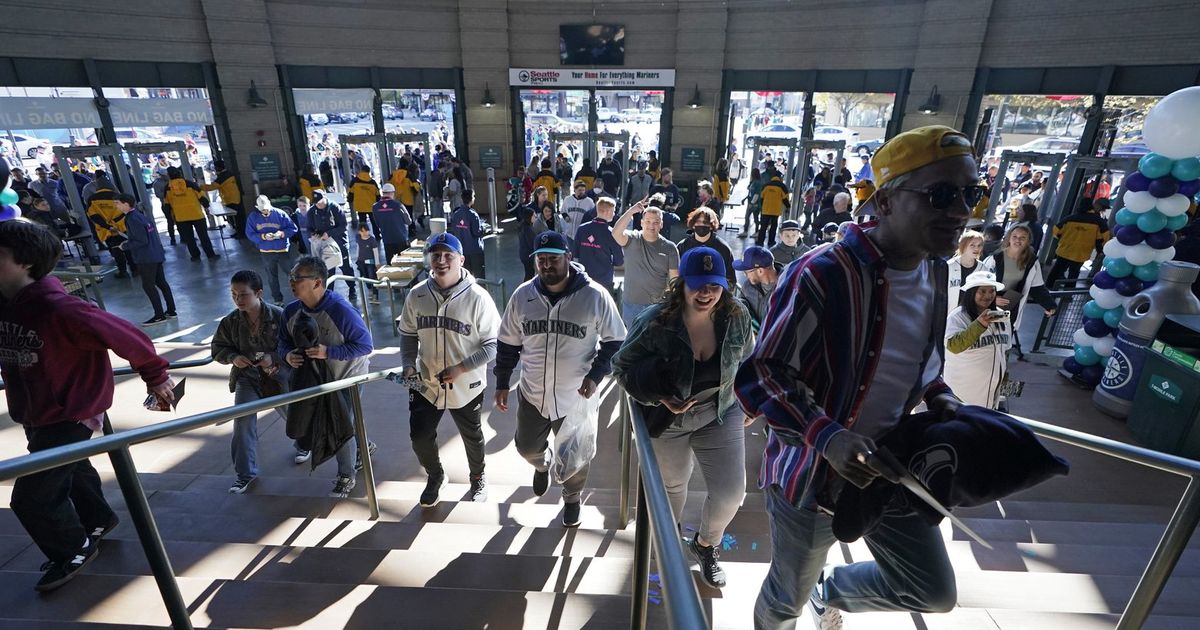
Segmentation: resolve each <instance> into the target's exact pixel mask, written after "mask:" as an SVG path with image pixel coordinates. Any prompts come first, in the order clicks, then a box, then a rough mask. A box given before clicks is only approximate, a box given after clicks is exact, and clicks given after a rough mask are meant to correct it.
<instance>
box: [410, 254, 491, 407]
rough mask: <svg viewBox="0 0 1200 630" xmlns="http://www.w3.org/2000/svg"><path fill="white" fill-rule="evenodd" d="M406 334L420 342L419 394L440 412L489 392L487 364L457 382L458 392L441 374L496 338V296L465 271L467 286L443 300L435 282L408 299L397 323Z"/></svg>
mask: <svg viewBox="0 0 1200 630" xmlns="http://www.w3.org/2000/svg"><path fill="white" fill-rule="evenodd" d="M396 326H397V328H398V329H399V330H400V334H402V335H415V336H416V337H417V343H418V351H417V373H418V375H420V377H421V384H422V385H424V389H423V390H422V392H421V394H422V395H423V396H425V399H426V400H428V401H429V402H430V403H431V404H432V405H434V406H435V407H438V408H441V409H459V408H462V407H463V406H465V405H466V404H467V403H469V402H471V401H472V400H473V399H475V397H477V396H479V394H480V393H482V392H483V391H484V389H486V385H487V381H486V377H487V364H486V363H485V364H484V365H480V366H477V367H475V368H474V369H471V370H469V371H467V372H465V373H463V374H462V375H461V376H459V377H458V378H457V379H456V380H455V381H454V387H446V388H442V386H441V384H440V383H439V382H438V380H437V374H438V372H441V371H442V370H444V369H446V368H448V367H450V366H451V365H457V364H458V363H461V362H462V360H463V359H465V358H467V357H469V356H471V355H473V354H475V353H476V352H478V351H479V349H480V348H481V347H483V344H484V343H485V342H487V341H488V340H491V339H495V338H496V332H497V329H498V328H499V326H500V313H499V312H498V311H497V310H496V304H495V302H493V301H492V296H490V295H488V292H487V290H486V289H484V288H483V287H481V286H479V284H477V283H476V282H475V277H474V276H472V275H471V274H470V272H467V271H465V270H464V271H463V281H462V282H460V283H459V284H457V285H455V286H454V287H453V288H452V289H451V293H450V295H449V296H448V297H446V298H443V297H442V293H441V291H440V290H438V288H437V285H436V284H435V283H434V281H433V279H432V278H428V279H426V280H424V281H423V282H421V283H420V284H418V285H417V286H416V287H414V288H413V289H412V290H411V291H409V293H408V298H407V299H405V300H404V310H403V312H401V314H400V317H399V318H397V319H396Z"/></svg>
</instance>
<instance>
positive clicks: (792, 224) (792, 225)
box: [779, 219, 800, 232]
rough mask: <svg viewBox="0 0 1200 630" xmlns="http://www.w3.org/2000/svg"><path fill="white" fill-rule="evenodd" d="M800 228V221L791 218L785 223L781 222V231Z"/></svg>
mask: <svg viewBox="0 0 1200 630" xmlns="http://www.w3.org/2000/svg"><path fill="white" fill-rule="evenodd" d="M799 229H800V222H799V221H792V220H791V219H789V220H787V221H784V222H783V223H780V224H779V231H780V232H782V231H784V230H799Z"/></svg>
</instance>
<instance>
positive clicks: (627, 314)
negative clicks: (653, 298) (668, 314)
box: [621, 302, 651, 330]
mask: <svg viewBox="0 0 1200 630" xmlns="http://www.w3.org/2000/svg"><path fill="white" fill-rule="evenodd" d="M650 306H651V305H650V304H630V303H629V302H621V319H622V320H623V321H624V322H625V329H626V330H628V329H630V328H633V320H635V319H637V316H638V315H641V314H642V311H644V310H646V309H648V308H650Z"/></svg>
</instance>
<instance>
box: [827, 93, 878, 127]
mask: <svg viewBox="0 0 1200 630" xmlns="http://www.w3.org/2000/svg"><path fill="white" fill-rule="evenodd" d="M870 97H871V95H870V94H864V93H861V92H837V93H835V94H831V95H830V97H829V104H830V105H832V106H833V107H834V109H836V110H837V111H838V113H840V114H841V115H842V116H841V118H840V122H839V123H838V124H840V125H842V126H843V127H848V126H850V112H852V111H854V108H855V107H858V106H859V105H862V104H863V103H865V102H867V99H869V98H870Z"/></svg>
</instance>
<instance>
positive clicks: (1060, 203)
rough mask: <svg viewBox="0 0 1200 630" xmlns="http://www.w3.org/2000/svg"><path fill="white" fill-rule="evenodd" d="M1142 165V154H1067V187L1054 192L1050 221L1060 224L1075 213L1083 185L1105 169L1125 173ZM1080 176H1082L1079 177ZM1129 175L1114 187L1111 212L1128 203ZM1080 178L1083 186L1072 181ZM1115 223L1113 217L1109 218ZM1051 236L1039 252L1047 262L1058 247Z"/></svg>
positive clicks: (1044, 261) (1053, 223)
mask: <svg viewBox="0 0 1200 630" xmlns="http://www.w3.org/2000/svg"><path fill="white" fill-rule="evenodd" d="M1137 169H1138V158H1136V157H1097V156H1092V155H1069V156H1067V160H1066V165H1065V167H1064V169H1063V182H1064V188H1063V189H1061V190H1059V191H1058V194H1056V195H1055V196H1054V199H1053V200H1052V201H1053V203H1052V204H1051V206H1050V208H1049V209H1050V212H1049V214H1047V215H1046V220H1047V224H1048V225H1058V222H1059V221H1062V219H1063V218H1064V217H1066V216H1067V215H1069V214H1071V212H1070V209H1071V208H1074V207H1075V205H1076V201H1077V200H1078V199H1079V193H1080V191H1081V189H1082V186H1086V185H1087V179H1088V178H1089V177H1091V176H1092V175H1093V174H1102V173H1103V172H1104V171H1105V170H1112V171H1121V172H1123V173H1125V177H1129V175H1130V174H1131V173H1133V172H1135V171H1137ZM1077 177H1078V180H1076V178H1077ZM1125 177H1122V178H1121V184H1120V185H1119V186H1115V187H1114V188H1113V190H1112V193H1113V195H1114V201H1113V204H1112V208H1111V209H1110V210H1109V212H1110V213H1111V214H1110V215H1109V216H1110V217H1111V216H1112V215H1115V214H1116V212H1117V211H1118V210H1120V209H1121V208H1124V207H1125V200H1124V192H1125ZM1074 181H1080V182H1081V183H1082V186H1078V187H1077V186H1073V185H1072V184H1071V182H1074ZM1109 223H1110V224H1111V219H1110V221H1109ZM1054 240H1055V239H1054V238H1053V236H1052V237H1051V238H1045V239H1042V249H1041V251H1040V252H1039V253H1038V257H1039V258H1040V259H1041V261H1042V262H1043V263H1048V262H1049V261H1050V257H1051V252H1053V251H1054V245H1053V244H1052V241H1054Z"/></svg>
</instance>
